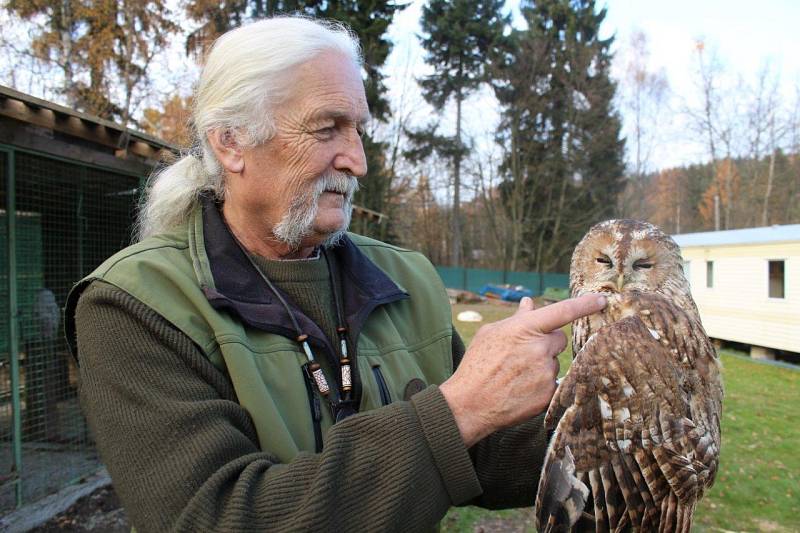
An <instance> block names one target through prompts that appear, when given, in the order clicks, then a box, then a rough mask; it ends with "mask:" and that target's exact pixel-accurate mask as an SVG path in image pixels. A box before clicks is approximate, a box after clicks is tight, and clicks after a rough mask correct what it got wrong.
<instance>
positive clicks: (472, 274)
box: [436, 266, 569, 296]
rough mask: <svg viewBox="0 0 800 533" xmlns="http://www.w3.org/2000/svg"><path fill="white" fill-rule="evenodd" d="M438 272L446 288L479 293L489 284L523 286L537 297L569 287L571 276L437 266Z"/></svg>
mask: <svg viewBox="0 0 800 533" xmlns="http://www.w3.org/2000/svg"><path fill="white" fill-rule="evenodd" d="M436 271H437V272H438V273H439V276H441V278H442V281H443V282H444V285H445V287H449V288H451V289H463V290H468V291H472V292H478V291H479V290H480V289H481V287H483V286H484V285H486V284H488V283H492V284H504V283H508V284H510V285H523V286H524V287H526V288H528V289H530V290H531V291H533V294H534V295H536V296H539V295H541V294H542V293H543V292H544V290H545V289H547V288H548V287H553V288H566V287H569V275H568V274H557V273H550V272H545V273H539V272H510V271H506V272H504V271H502V270H489V269H485V268H460V267H444V266H437V267H436Z"/></svg>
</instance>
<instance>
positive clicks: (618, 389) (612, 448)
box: [535, 220, 722, 532]
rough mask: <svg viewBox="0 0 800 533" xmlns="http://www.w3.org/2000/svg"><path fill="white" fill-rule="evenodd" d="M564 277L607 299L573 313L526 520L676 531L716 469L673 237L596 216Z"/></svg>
mask: <svg viewBox="0 0 800 533" xmlns="http://www.w3.org/2000/svg"><path fill="white" fill-rule="evenodd" d="M570 289H571V291H572V296H580V295H582V294H586V293H603V294H605V295H606V296H607V297H608V306H607V307H606V309H605V310H604V311H603V312H602V313H598V314H596V315H592V316H590V317H587V318H584V319H580V320H577V321H575V323H574V324H573V330H572V331H573V334H572V347H573V350H574V352H573V353H574V354H575V356H574V360H573V362H572V366H571V367H570V369H569V373H568V374H567V375H566V376H565V377H564V379H563V381H562V382H561V384H560V385H559V386H558V389H557V390H556V393H555V395H554V396H553V399H552V401H551V403H550V408H549V409H548V411H547V415H546V418H545V424H546V425H547V426H548V427H549V428H550V429H554V430H555V432H554V434H553V436H552V440H551V442H550V447H549V449H548V451H547V456H546V458H545V463H544V467H543V470H542V477H541V480H540V482H539V492H538V495H537V497H536V511H535V514H536V524H537V527H538V529H539V531H541V532H550V531H569V530H574V531H670V532H671V531H687V532H688V531H689V530H690V528H691V525H692V516H693V514H694V509H695V506H696V505H697V502H698V501H699V500H700V498H701V497H702V496H703V493H704V492H705V490H706V489H708V488H709V487H710V486H711V485H712V484H713V482H714V477H715V475H716V473H717V465H718V464H719V451H720V417H721V409H722V381H721V377H720V366H719V360H718V358H717V354H716V352H715V350H714V347H713V346H712V344H711V342H710V341H709V339H708V337H707V336H706V333H705V331H704V330H703V326H702V324H701V323H700V317H699V315H698V313H697V307H696V306H695V304H694V301H693V300H692V297H691V294H690V292H689V284H688V283H687V281H686V279H685V278H684V275H683V266H682V260H681V255H680V249H679V248H678V246H677V245H676V244H675V242H674V241H673V240H672V239H671V238H670V237H669V236H668V235H666V234H664V233H663V232H662V231H661V230H659V229H658V228H657V227H655V226H653V225H651V224H648V223H646V222H640V221H636V220H609V221H606V222H602V223H600V224H597V225H595V226H594V227H593V228H592V229H591V230H590V231H589V233H587V234H586V236H585V237H584V238H583V240H581V242H580V243H579V244H578V246H577V247H576V248H575V252H574V254H573V256H572V265H571V268H570Z"/></svg>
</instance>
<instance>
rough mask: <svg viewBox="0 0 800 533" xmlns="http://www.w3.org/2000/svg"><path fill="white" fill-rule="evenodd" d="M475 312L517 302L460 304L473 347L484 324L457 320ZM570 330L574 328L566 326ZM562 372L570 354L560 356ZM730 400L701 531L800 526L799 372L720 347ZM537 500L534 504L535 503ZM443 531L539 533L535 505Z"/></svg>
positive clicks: (499, 313)
mask: <svg viewBox="0 0 800 533" xmlns="http://www.w3.org/2000/svg"><path fill="white" fill-rule="evenodd" d="M467 309H473V310H475V311H478V312H479V313H481V314H482V315H483V318H484V322H483V323H487V322H493V321H495V320H500V319H502V318H505V317H507V316H509V315H510V314H512V313H513V312H514V309H515V307H504V306H498V305H487V304H479V305H460V304H459V305H455V306H453V323H454V324H455V325H456V328H457V329H458V331H459V333H460V334H461V336H462V337H463V338H464V342H465V343H466V344H467V345H468V346H469V341H470V340H471V339H472V337H473V335H475V332H476V331H477V330H478V328H479V327H480V326H481V324H475V323H464V322H458V321H457V320H456V319H455V316H456V315H457V314H458V313H459V312H461V311H464V310H467ZM567 333H568V331H567ZM559 359H560V361H561V372H562V374H563V373H564V372H565V371H566V369H567V367H568V366H569V362H570V360H571V359H572V354H571V350H570V349H569V348H568V349H567V352H566V353H564V354H562V355H561V356H560V358H559ZM722 364H723V376H724V380H725V400H724V403H723V416H722V459H721V462H720V471H719V474H718V475H717V481H716V483H715V484H714V487H712V489H711V490H710V491H709V492H708V493H707V494H706V496H705V498H704V499H703V501H702V502H701V503H700V506H699V509H698V511H697V513H696V514H695V523H694V528H693V529H694V530H695V531H728V532H732V531H774V532H789V531H800V371H795V370H791V369H787V368H781V367H776V366H771V365H766V364H761V363H756V362H753V361H750V360H747V359H745V358H743V357H742V354H739V353H736V352H730V351H726V350H723V351H722ZM532 505H533V502H531V506H532ZM442 529H443V531H504V532H505V531H535V529H534V527H533V513H532V509H512V510H508V511H500V512H497V511H484V510H483V509H478V508H475V507H465V508H460V509H453V510H452V511H450V513H448V514H447V516H446V517H445V519H444V520H443V522H442Z"/></svg>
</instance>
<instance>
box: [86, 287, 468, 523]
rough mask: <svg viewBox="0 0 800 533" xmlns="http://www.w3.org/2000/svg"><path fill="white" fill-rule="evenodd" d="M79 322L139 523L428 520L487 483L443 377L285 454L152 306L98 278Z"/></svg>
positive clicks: (89, 397) (104, 446) (92, 402)
mask: <svg viewBox="0 0 800 533" xmlns="http://www.w3.org/2000/svg"><path fill="white" fill-rule="evenodd" d="M76 323H77V333H78V347H79V353H80V364H79V369H80V399H81V403H82V406H83V409H84V412H85V414H86V416H87V419H88V421H89V424H90V427H91V429H92V433H93V435H94V437H95V440H96V443H97V448H98V451H99V453H100V456H101V459H102V460H103V462H104V463H105V464H106V466H107V468H108V470H109V472H110V474H111V477H112V479H113V482H114V486H115V489H116V490H117V492H118V494H119V496H120V499H121V501H122V503H123V505H124V507H125V508H126V510H127V512H128V515H129V517H130V520H131V522H132V524H133V525H134V526H135V527H136V529H137V530H140V531H166V530H176V531H210V530H214V531H249V530H262V531H263V530H270V531H272V530H275V531H286V530H315V531H316V530H320V531H322V530H325V531H345V530H364V531H396V530H425V529H431V528H432V527H433V526H434V525H435V524H436V523H437V522H438V521H439V520H441V518H442V517H443V516H444V514H445V513H446V512H447V509H448V507H449V506H450V505H457V504H461V503H464V502H466V501H468V500H472V499H474V498H475V497H477V496H478V495H479V494H480V492H481V488H480V485H479V482H478V478H477V476H476V473H475V470H474V468H473V465H472V462H471V460H470V456H469V454H468V452H467V450H466V448H465V447H464V445H463V442H462V441H461V437H460V434H459V432H458V427H457V426H456V423H455V420H454V419H453V416H452V413H451V412H450V410H449V408H448V407H447V403H446V401H445V400H444V398H443V397H442V395H441V393H440V392H439V390H438V388H436V387H429V388H428V389H426V390H425V391H423V392H421V393H419V394H417V395H415V396H414V397H413V398H412V400H411V401H410V402H396V403H394V404H392V405H389V406H386V407H384V408H381V409H377V410H375V411H370V412H366V413H361V414H358V415H355V416H352V417H350V418H348V419H347V420H344V421H343V422H340V423H339V424H336V425H335V426H333V427H332V428H331V430H330V432H329V433H328V435H327V438H326V446H325V450H324V451H323V452H322V453H320V454H312V453H300V454H299V455H298V456H296V457H295V458H294V459H293V460H292V461H290V462H289V463H288V464H280V463H279V462H278V461H276V460H275V459H274V458H273V457H271V456H270V454H269V450H261V449H259V447H258V441H257V437H256V432H255V429H254V427H253V424H252V422H251V420H250V417H249V416H248V414H247V413H246V411H245V410H244V409H243V408H242V407H241V406H240V405H239V404H238V403H237V401H236V395H235V392H234V390H233V387H232V385H231V383H230V382H229V381H228V379H227V377H226V376H225V375H224V374H223V373H222V372H220V371H219V370H218V369H217V368H215V367H214V366H213V365H212V364H211V363H210V362H209V361H208V360H207V359H206V358H205V357H204V355H203V354H202V352H201V351H200V350H199V349H198V348H197V347H196V346H195V345H194V344H193V343H192V342H191V340H189V339H188V337H186V336H185V335H184V334H183V333H181V332H180V331H178V330H177V329H175V328H174V327H173V326H172V325H171V324H169V323H168V322H167V321H166V320H165V319H163V318H162V317H161V316H159V315H158V314H156V313H155V312H154V311H153V310H152V309H150V308H148V307H146V306H144V305H143V304H142V303H140V302H139V301H138V300H135V299H134V298H133V297H131V296H130V295H128V294H127V293H124V292H123V291H121V290H119V289H117V288H115V287H113V286H110V285H108V284H104V283H101V282H94V283H93V284H91V285H90V286H89V287H88V288H87V289H86V291H85V292H84V294H83V295H82V296H81V298H80V301H79V303H78V307H77V311H76Z"/></svg>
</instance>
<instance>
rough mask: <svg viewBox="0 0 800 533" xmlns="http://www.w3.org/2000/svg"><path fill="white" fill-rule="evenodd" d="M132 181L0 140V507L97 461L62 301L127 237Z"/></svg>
mask: <svg viewBox="0 0 800 533" xmlns="http://www.w3.org/2000/svg"><path fill="white" fill-rule="evenodd" d="M140 182H141V178H140V177H139V176H133V175H125V174H120V173H116V172H110V171H107V170H103V169H99V168H95V167H92V166H88V165H84V164H80V163H75V162H71V161H67V160H63V159H57V158H53V157H49V156H45V155H43V154H38V153H31V152H27V151H22V150H15V149H13V148H11V147H5V148H4V147H0V514H2V513H5V512H7V511H9V510H10V509H12V508H14V507H16V506H19V505H21V504H22V503H24V502H30V501H34V500H38V499H40V498H42V497H43V496H46V495H48V494H50V493H53V492H56V491H58V490H60V489H61V488H63V487H64V486H66V485H68V484H70V483H73V482H75V481H76V480H78V479H80V478H81V477H84V476H86V475H89V474H91V473H93V472H95V471H96V470H97V469H98V468H99V459H98V457H97V454H96V452H95V449H94V446H93V444H92V441H91V437H90V435H89V431H88V428H87V426H86V422H85V420H84V418H83V416H82V415H81V412H80V407H79V404H78V398H77V368H76V366H75V362H74V361H73V359H72V357H71V356H70V354H69V351H68V349H67V345H66V342H65V340H64V336H63V319H64V317H63V306H64V303H65V301H66V297H67V294H68V292H69V290H70V288H71V287H72V285H73V284H74V283H75V282H76V281H78V280H79V279H80V278H81V277H83V276H85V275H86V274H88V273H90V272H91V271H92V270H93V269H94V268H95V267H96V266H97V265H99V264H100V263H101V262H102V261H103V260H104V259H105V258H107V257H108V256H110V255H111V254H113V253H114V252H116V251H117V250H119V249H120V248H123V247H124V246H126V245H127V244H128V243H129V242H130V235H131V229H132V222H133V218H134V209H135V204H136V201H137V195H138V190H139V186H140ZM15 318H16V320H15Z"/></svg>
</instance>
